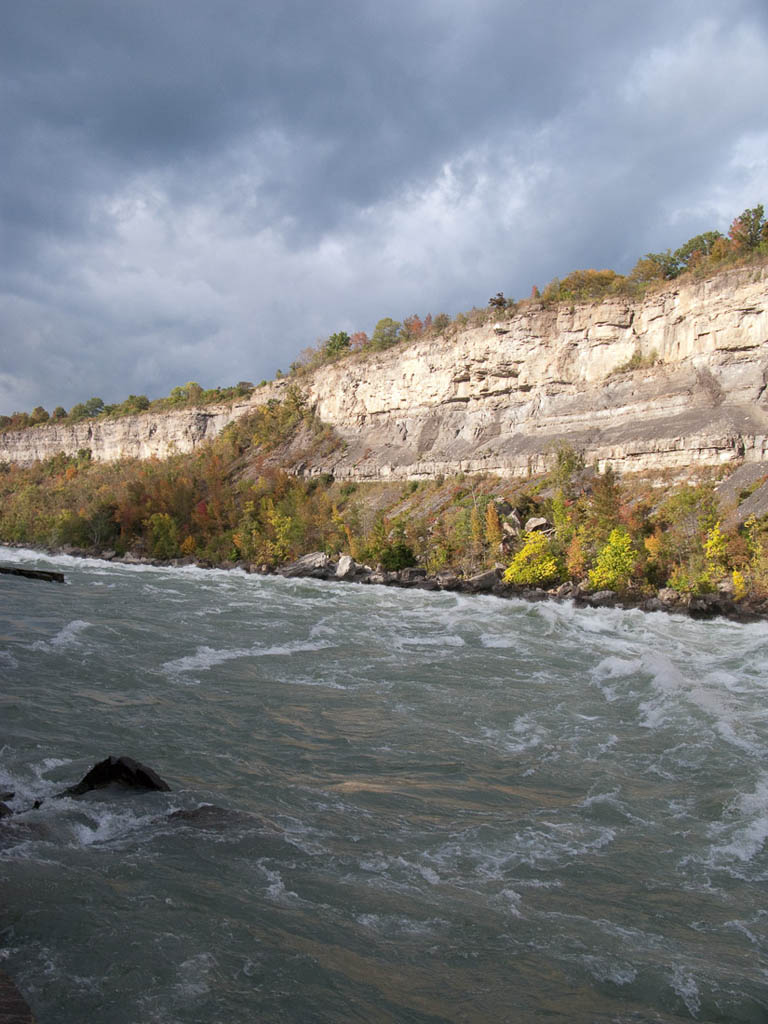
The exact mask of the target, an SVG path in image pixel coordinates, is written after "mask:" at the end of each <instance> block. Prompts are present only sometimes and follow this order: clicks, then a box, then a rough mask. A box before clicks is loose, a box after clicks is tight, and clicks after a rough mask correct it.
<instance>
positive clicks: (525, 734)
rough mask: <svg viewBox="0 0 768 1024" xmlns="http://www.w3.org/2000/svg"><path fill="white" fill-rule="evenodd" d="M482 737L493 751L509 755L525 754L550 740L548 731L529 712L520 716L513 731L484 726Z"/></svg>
mask: <svg viewBox="0 0 768 1024" xmlns="http://www.w3.org/2000/svg"><path fill="white" fill-rule="evenodd" d="M480 735H481V736H482V737H483V738H484V739H486V740H487V741H488V743H489V745H490V746H491V747H492V748H493V749H495V750H503V751H504V752H505V753H508V754H522V753H525V752H526V751H528V750H533V749H535V748H536V747H540V746H541V745H542V744H543V743H546V742H547V741H548V739H549V733H548V731H547V729H546V728H544V726H542V725H540V724H539V723H538V722H537V721H536V719H535V718H534V716H533V715H532V714H531V713H529V712H526V713H525V714H523V715H518V717H517V718H516V719H515V721H514V723H513V725H512V729H511V730H502V729H492V728H490V727H489V726H484V727H481V729H480ZM469 741H471V740H469ZM474 742H476V741H474Z"/></svg>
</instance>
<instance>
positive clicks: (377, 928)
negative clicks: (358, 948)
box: [355, 914, 447, 938]
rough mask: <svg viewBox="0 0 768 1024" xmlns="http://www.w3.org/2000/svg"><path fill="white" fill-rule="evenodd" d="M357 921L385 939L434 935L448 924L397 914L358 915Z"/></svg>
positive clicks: (432, 919) (435, 919) (438, 920)
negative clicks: (417, 919)
mask: <svg viewBox="0 0 768 1024" xmlns="http://www.w3.org/2000/svg"><path fill="white" fill-rule="evenodd" d="M355 920H356V921H357V923H358V924H359V925H362V927H363V928H366V929H367V930H368V931H371V932H374V933H375V934H377V935H380V936H382V937H383V938H404V937H408V936H424V935H426V936H429V935H434V934H435V932H436V931H437V930H438V929H440V928H444V927H445V925H446V923H447V922H445V921H443V920H442V919H441V918H430V919H429V920H427V921H416V920H414V919H413V918H411V917H405V916H404V915H403V916H400V915H397V914H358V915H357V916H356V917H355Z"/></svg>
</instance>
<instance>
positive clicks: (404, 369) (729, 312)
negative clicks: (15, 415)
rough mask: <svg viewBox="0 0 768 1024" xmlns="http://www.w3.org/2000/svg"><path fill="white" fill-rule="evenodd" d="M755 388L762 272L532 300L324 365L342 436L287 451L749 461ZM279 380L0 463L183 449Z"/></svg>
mask: <svg viewBox="0 0 768 1024" xmlns="http://www.w3.org/2000/svg"><path fill="white" fill-rule="evenodd" d="M626 364H630V366H632V365H634V368H625V369H622V367H623V366H625V365H626ZM767 382H768V268H765V267H762V268H754V267H753V268H746V269H744V268H742V269H735V270H730V271H727V272H724V273H721V274H719V275H717V276H715V277H712V278H710V279H707V280H701V281H688V280H686V281H683V282H682V283H676V284H675V285H671V286H669V287H667V288H665V289H664V290H661V291H658V292H656V293H654V294H652V295H649V296H648V297H647V298H646V299H644V300H643V301H640V302H630V301H627V300H620V299H613V300H610V301H606V302H602V303H583V304H579V305H575V306H571V307H568V306H559V307H557V308H552V309H546V308H544V307H543V306H540V305H532V306H528V307H527V308H525V309H524V310H523V311H521V312H520V313H519V314H517V315H515V316H513V317H510V318H509V319H505V320H502V321H500V322H498V323H495V324H494V323H488V324H487V325H485V326H482V327H477V328H473V329H468V330H465V331H463V332H460V333H458V334H457V335H455V336H453V337H451V338H449V339H445V338H442V337H439V338H430V339H428V340H423V341H419V342H416V343H414V344H411V345H409V346H408V347H407V348H399V347H398V348H394V349H390V350H388V351H386V352H382V353H378V354H373V355H369V356H367V357H366V358H363V357H351V358H347V359H344V360H342V361H340V362H338V363H336V364H333V365H331V366H326V367H322V368H321V369H319V370H317V371H316V372H315V373H314V374H312V375H309V376H307V377H303V378H301V379H300V381H299V383H300V385H301V386H302V388H303V389H304V391H305V392H306V394H307V396H308V398H309V400H310V402H311V403H312V404H313V405H314V406H315V408H316V410H317V413H318V415H319V417H320V418H321V419H322V420H323V421H324V422H325V423H328V424H330V425H332V426H333V427H334V428H335V429H336V431H337V433H338V434H339V435H340V437H341V439H342V441H343V442H344V443H343V444H342V445H341V446H340V448H339V449H338V450H337V451H335V452H333V453H331V454H330V455H324V456H322V457H321V458H320V459H319V460H316V461H314V462H310V463H309V464H304V465H302V464H301V458H300V452H299V451H296V450H294V451H292V452H291V451H289V452H287V453H286V456H287V458H288V459H289V461H292V462H293V463H294V464H295V465H294V468H296V469H298V470H300V471H303V472H310V473H319V472H332V473H334V474H335V475H336V476H337V477H338V478H349V479H382V478H412V479H413V478H415V479H418V478H427V477H433V476H437V475H439V474H450V473H455V472H459V471H463V472H468V473H476V472H493V473H499V474H512V475H524V474H527V473H529V472H537V471H539V470H541V469H543V468H545V467H546V465H548V463H549V462H550V461H551V459H552V453H553V450H554V448H555V446H556V445H557V444H559V443H562V442H565V443H567V444H570V445H572V446H573V447H574V448H576V449H578V450H580V451H582V452H583V453H584V455H585V458H586V459H587V461H588V462H590V463H593V462H597V463H599V464H605V463H606V462H610V463H612V464H613V465H614V466H615V467H616V468H618V469H620V470H623V471H643V472H647V471H660V470H687V469H690V468H691V467H694V468H695V467H697V466H717V465H721V464H724V463H729V462H735V461H746V462H761V461H763V460H764V459H766V457H767V454H766V453H767V452H768V396H767V395H766V383H767ZM285 387H286V383H285V382H283V381H279V382H275V383H274V384H273V385H271V386H269V387H268V388H262V389H259V390H258V391H257V392H255V393H254V395H253V396H252V397H251V398H250V399H249V400H247V401H243V402H241V403H240V404H238V405H235V406H232V407H223V406H221V407H210V408H207V409H201V410H182V411H177V412H169V413H164V414H153V413H144V414H141V415H138V416H131V417H126V418H124V419H120V420H116V421H109V420H98V421H90V422H85V423H82V424H78V425H76V426H73V427H57V426H47V427H38V428H34V429H31V430H24V431H18V432H15V433H6V434H3V435H0V459H4V460H7V461H12V462H18V463H21V464H28V463H30V462H32V461H34V459H38V458H45V457H47V456H49V455H53V454H55V453H56V452H58V451H61V450H64V451H66V452H68V453H75V452H76V451H77V450H78V449H81V448H90V449H91V451H92V457H93V458H94V459H116V458H120V457H123V456H138V457H141V458H144V457H147V456H150V455H157V456H160V457H163V456H165V455H167V454H169V453H170V452H172V451H190V450H192V449H193V448H195V447H196V446H197V445H199V444H200V443H202V442H203V441H205V440H208V439H209V438H210V437H213V436H215V435H216V434H217V433H218V432H219V431H220V430H221V429H222V428H223V427H224V426H225V425H226V423H228V422H230V421H231V420H232V419H233V418H236V417H237V416H240V415H243V414H244V413H246V412H248V411H249V410H250V409H251V408H253V407H254V406H255V405H257V404H259V403H261V402H264V401H266V400H268V399H269V398H272V397H280V395H281V394H282V393H283V390H284V388H285Z"/></svg>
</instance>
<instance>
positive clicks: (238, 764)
mask: <svg viewBox="0 0 768 1024" xmlns="http://www.w3.org/2000/svg"><path fill="white" fill-rule="evenodd" d="M0 561H1V562H2V563H3V564H16V565H19V566H23V567H29V568H32V567H37V568H54V569H60V570H63V571H64V573H65V574H66V580H67V582H66V584H65V585H64V586H62V585H60V584H53V583H44V582H39V581H34V580H29V579H22V578H17V577H9V576H3V577H0V679H1V680H2V683H1V685H0V751H1V754H2V756H1V757H0V790H13V791H15V794H16V796H15V798H14V799H13V800H12V801H10V804H11V806H12V808H13V809H14V810H15V811H17V812H19V813H17V814H16V815H14V817H13V818H11V819H6V820H5V821H3V822H0V966H1V967H3V969H4V970H6V971H7V972H8V973H9V974H10V975H11V976H12V977H13V978H14V980H15V981H16V983H17V985H18V986H19V988H20V989H21V990H22V991H23V992H24V994H25V995H26V997H27V999H28V1001H29V1003H30V1005H31V1006H32V1008H33V1010H34V1012H35V1013H36V1016H37V1019H38V1024H83V1022H85V1021H87V1022H89V1024H102V1022H103V1024H107V1022H109V1024H148V1022H157V1024H160V1022H162V1024H172V1022H173V1024H175V1022H180V1024H181V1022H200V1024H218V1022H221V1024H233V1022H250V1021H267V1022H302V1024H303V1022H338V1021H361V1022H363V1021H364V1022H414V1024H416V1022H418V1024H422V1022H423V1024H426V1022H432V1024H434V1022H439V1021H451V1022H454V1021H455V1022H494V1021H513V1022H519V1021H522V1022H526V1021H537V1022H538V1021H541V1022H544V1021H575V1022H582V1021H583V1022H586V1021H615V1022H640V1021H643V1022H645V1021H659V1022H668V1021H686V1020H698V1021H722V1022H728V1024H733V1022H741V1021H745V1022H746V1021H748V1022H758V1021H761V1022H764V1021H766V1020H768V961H767V960H766V951H767V949H768V946H767V943H768V908H767V907H766V905H765V904H766V901H765V891H766V887H765V883H766V880H767V879H768V852H767V851H766V838H767V837H768V758H767V755H768V711H767V701H766V697H767V696H768V672H767V670H768V625H767V624H765V623H758V624H754V625H738V624H734V623H730V622H725V621H712V622H695V621H692V620H689V619H685V618H682V617H676V616H667V615H664V614H661V613H657V614H644V613H642V612H639V611H631V612H626V611H621V610H610V609H603V610H591V609H576V608H574V607H573V606H572V605H570V604H567V603H565V604H556V603H542V604H526V603H524V602H522V601H518V600H508V601H505V600H501V599H497V598H492V597H467V596H461V595H456V594H448V593H443V594H441V593H425V592H419V591H403V590H392V589H387V588H383V587H374V586H362V585H356V584H329V583H322V582H316V581H308V580H284V579H279V578H270V577H258V576H247V575H245V574H243V573H241V572H237V571H235V572H224V571H218V570H211V571H205V570H200V569H196V568H187V569H161V568H153V567H148V566H123V565H118V564H110V563H106V562H100V561H97V560H87V559H86V560H76V559H72V558H67V557H65V556H62V557H49V556H44V555H40V554H37V553H34V552H31V551H24V550H16V549H8V548H0ZM108 754H115V755H119V754H128V755H130V756H132V757H135V758H137V759H138V760H141V761H143V762H144V763H145V764H148V765H150V766H151V767H153V768H154V769H155V770H156V771H157V772H158V773H159V774H160V775H161V776H162V777H163V778H164V779H166V781H167V782H168V783H169V784H170V786H171V787H172V791H171V792H170V793H129V792H115V791H108V790H106V791H101V792H96V793H91V794H88V795H87V796H84V797H81V798H78V799H75V798H71V797H65V798H63V799H54V798H53V797H54V794H56V793H57V792H60V791H61V790H62V789H64V788H65V787H66V786H68V785H71V784H72V783H74V782H76V781H77V780H78V779H80V778H81V777H82V775H83V774H84V773H85V772H86V771H87V769H88V768H89V767H90V766H91V765H92V764H94V763H95V762H96V761H98V760H101V759H102V758H103V757H105V756H107V755H108ZM35 800H42V801H43V804H42V806H41V807H40V808H39V809H37V810H33V809H31V805H32V803H33V801H35Z"/></svg>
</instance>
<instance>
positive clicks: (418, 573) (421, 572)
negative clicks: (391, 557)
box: [400, 565, 427, 586]
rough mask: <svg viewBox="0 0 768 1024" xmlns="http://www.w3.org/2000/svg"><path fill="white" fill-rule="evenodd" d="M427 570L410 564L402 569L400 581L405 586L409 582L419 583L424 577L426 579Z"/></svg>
mask: <svg viewBox="0 0 768 1024" xmlns="http://www.w3.org/2000/svg"><path fill="white" fill-rule="evenodd" d="M426 576H427V570H426V569H422V568H421V567H420V566H415V565H414V566H409V567H408V568H407V569H401V570H400V582H401V583H402V584H403V585H404V586H408V585H409V584H414V583H418V582H420V581H421V580H423V579H426Z"/></svg>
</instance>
